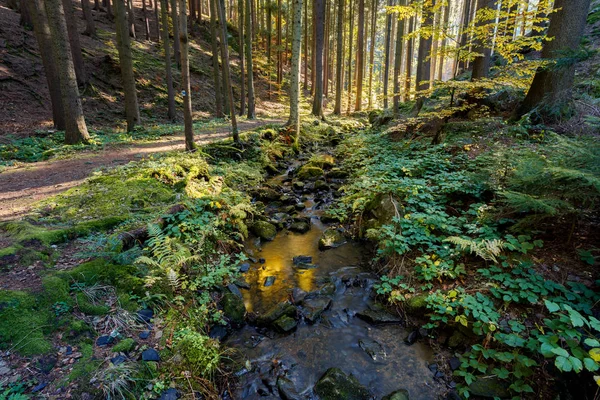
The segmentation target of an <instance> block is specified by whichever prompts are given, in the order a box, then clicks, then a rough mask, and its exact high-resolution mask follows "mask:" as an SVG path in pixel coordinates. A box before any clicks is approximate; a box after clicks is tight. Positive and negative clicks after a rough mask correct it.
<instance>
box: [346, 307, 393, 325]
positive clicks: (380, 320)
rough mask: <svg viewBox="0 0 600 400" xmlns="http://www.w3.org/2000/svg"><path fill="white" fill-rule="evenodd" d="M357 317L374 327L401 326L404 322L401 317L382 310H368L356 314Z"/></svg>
mask: <svg viewBox="0 0 600 400" xmlns="http://www.w3.org/2000/svg"><path fill="white" fill-rule="evenodd" d="M356 316H357V317H358V318H360V319H362V320H363V321H367V322H368V323H370V324H372V325H381V324H399V323H401V322H402V320H401V319H400V317H397V316H395V315H392V314H390V313H388V312H387V311H385V310H380V309H372V308H367V309H366V310H363V311H361V312H358V313H356Z"/></svg>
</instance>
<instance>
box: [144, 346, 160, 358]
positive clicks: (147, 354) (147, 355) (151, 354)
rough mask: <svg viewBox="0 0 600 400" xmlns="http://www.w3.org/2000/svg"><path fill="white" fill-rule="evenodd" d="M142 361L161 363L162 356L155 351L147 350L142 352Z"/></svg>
mask: <svg viewBox="0 0 600 400" xmlns="http://www.w3.org/2000/svg"><path fill="white" fill-rule="evenodd" d="M142 361H160V354H158V351H156V350H154V349H146V350H144V351H143V352H142Z"/></svg>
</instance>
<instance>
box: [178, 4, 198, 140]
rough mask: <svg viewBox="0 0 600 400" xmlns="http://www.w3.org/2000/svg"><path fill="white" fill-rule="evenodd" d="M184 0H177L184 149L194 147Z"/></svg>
mask: <svg viewBox="0 0 600 400" xmlns="http://www.w3.org/2000/svg"><path fill="white" fill-rule="evenodd" d="M185 1H186V0H179V44H180V46H179V49H180V50H181V86H182V87H183V90H182V91H181V94H182V97H183V125H184V134H185V149H186V150H187V151H193V150H195V149H196V143H195V142H194V130H193V121H192V88H191V84H190V60H189V55H188V41H189V38H188V28H187V15H186V12H187V7H186V5H185Z"/></svg>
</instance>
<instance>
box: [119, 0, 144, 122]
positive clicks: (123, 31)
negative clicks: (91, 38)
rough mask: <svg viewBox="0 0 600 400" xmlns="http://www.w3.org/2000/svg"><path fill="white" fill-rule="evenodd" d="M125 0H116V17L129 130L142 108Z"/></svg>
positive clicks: (138, 119) (138, 118)
mask: <svg viewBox="0 0 600 400" xmlns="http://www.w3.org/2000/svg"><path fill="white" fill-rule="evenodd" d="M124 2H125V0H114V3H113V4H114V6H115V19H116V28H117V29H116V31H117V50H118V51H119V64H120V67H121V79H122V81H123V92H124V93H125V114H126V116H127V131H128V132H131V131H133V128H135V126H136V125H137V124H139V123H140V110H139V107H138V100H137V92H136V89H135V76H134V75H133V58H132V56H131V39H130V38H129V32H128V22H127V16H126V15H125V11H126V10H125V3H124Z"/></svg>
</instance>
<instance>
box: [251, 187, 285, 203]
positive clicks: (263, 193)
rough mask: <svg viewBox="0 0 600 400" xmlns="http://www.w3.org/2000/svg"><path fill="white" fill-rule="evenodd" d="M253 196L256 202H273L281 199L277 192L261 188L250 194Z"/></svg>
mask: <svg viewBox="0 0 600 400" xmlns="http://www.w3.org/2000/svg"><path fill="white" fill-rule="evenodd" d="M252 194H253V196H254V197H255V198H256V199H257V200H261V201H267V202H268V201H275V200H279V198H280V197H281V195H280V194H279V192H278V191H277V190H274V189H271V188H268V187H262V188H259V189H256V190H255V191H253V192H252Z"/></svg>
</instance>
